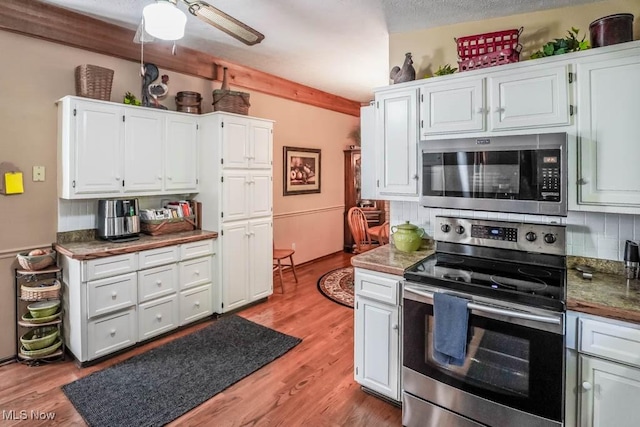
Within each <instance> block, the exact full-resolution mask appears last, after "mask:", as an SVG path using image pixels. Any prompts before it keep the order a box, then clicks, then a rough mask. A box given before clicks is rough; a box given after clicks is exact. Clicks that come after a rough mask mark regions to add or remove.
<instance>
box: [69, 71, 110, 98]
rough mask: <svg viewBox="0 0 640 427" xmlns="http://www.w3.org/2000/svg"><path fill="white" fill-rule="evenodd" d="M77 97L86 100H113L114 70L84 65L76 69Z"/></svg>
mask: <svg viewBox="0 0 640 427" xmlns="http://www.w3.org/2000/svg"><path fill="white" fill-rule="evenodd" d="M75 77H76V95H77V96H82V97H85V98H93V99H100V100H102V101H109V100H111V85H112V84H113V70H110V69H108V68H104V67H99V66H97V65H90V64H84V65H79V66H77V67H76V72H75Z"/></svg>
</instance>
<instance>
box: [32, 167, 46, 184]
mask: <svg viewBox="0 0 640 427" xmlns="http://www.w3.org/2000/svg"><path fill="white" fill-rule="evenodd" d="M33 180H34V181H44V166H34V167H33Z"/></svg>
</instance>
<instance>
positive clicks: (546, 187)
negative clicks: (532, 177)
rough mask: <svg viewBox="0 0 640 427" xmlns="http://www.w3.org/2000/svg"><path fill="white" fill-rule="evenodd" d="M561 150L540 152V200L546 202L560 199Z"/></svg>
mask: <svg viewBox="0 0 640 427" xmlns="http://www.w3.org/2000/svg"><path fill="white" fill-rule="evenodd" d="M560 179H562V177H561V174H560V150H541V151H539V152H538V188H539V196H540V197H539V198H538V199H539V200H542V201H545V202H558V201H560V188H561V185H560Z"/></svg>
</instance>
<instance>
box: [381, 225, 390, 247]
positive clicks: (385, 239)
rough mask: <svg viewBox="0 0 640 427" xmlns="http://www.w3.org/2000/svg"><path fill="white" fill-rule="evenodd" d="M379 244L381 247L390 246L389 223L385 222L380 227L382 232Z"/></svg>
mask: <svg viewBox="0 0 640 427" xmlns="http://www.w3.org/2000/svg"><path fill="white" fill-rule="evenodd" d="M378 242H380V244H381V245H388V244H389V221H385V222H383V223H382V225H381V226H380V232H379V233H378Z"/></svg>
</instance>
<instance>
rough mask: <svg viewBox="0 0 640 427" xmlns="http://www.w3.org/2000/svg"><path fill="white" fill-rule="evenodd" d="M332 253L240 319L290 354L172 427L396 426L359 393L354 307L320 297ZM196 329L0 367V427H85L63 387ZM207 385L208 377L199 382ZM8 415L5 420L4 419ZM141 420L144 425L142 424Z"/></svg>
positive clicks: (386, 411) (334, 260) (394, 418)
mask: <svg viewBox="0 0 640 427" xmlns="http://www.w3.org/2000/svg"><path fill="white" fill-rule="evenodd" d="M349 258H350V255H348V254H343V253H339V254H335V255H332V256H330V257H326V258H323V259H321V260H318V261H315V262H313V263H309V264H306V265H304V266H302V267H300V268H299V269H298V279H299V283H298V284H297V286H296V285H295V282H294V280H293V276H292V275H291V273H290V272H287V273H285V286H284V288H285V293H284V294H280V291H281V289H280V286H279V280H278V278H277V276H276V278H274V295H273V296H271V297H270V298H269V301H268V302H266V303H263V304H259V305H256V306H253V307H250V308H248V309H246V310H243V311H241V312H239V313H238V314H239V315H240V316H242V317H245V318H247V319H249V320H252V321H254V322H256V323H259V324H262V325H264V326H268V327H270V328H273V329H276V330H278V331H281V332H283V333H286V334H290V335H293V336H296V337H299V338H302V340H303V341H302V343H300V344H299V345H298V346H297V347H295V348H294V349H293V350H291V351H289V352H288V353H287V354H285V355H284V356H282V357H281V358H279V359H277V360H275V361H274V362H272V363H270V364H268V365H267V366H265V367H263V368H262V369H260V370H258V371H257V372H255V373H253V374H252V375H250V376H248V377H246V378H244V379H243V380H241V381H239V382H238V383H236V384H234V385H233V386H231V387H229V388H228V389H226V390H225V391H223V392H222V393H220V394H218V395H216V396H214V397H213V398H212V399H210V400H208V401H207V402H205V403H204V404H202V405H200V406H198V407H197V408H195V409H193V410H192V411H190V412H188V413H187V414H185V415H183V416H182V417H180V418H178V419H177V420H176V421H174V422H173V423H171V424H170V425H171V426H203V425H207V426H208V425H215V426H240V425H252V426H253V425H281V426H300V425H309V426H345V425H347V426H376V427H378V426H400V425H401V410H400V409H399V408H397V407H395V406H393V405H390V404H389V403H386V402H384V401H382V400H380V399H377V398H375V397H373V396H371V395H369V394H366V393H364V392H363V391H362V390H360V387H359V385H358V384H357V383H356V382H355V381H354V380H353V315H354V313H353V310H352V309H350V308H347V307H343V306H341V305H339V304H336V303H334V302H331V301H330V300H328V299H327V298H325V297H324V296H322V295H321V294H320V293H319V292H318V290H317V288H316V284H317V281H318V278H319V277H320V276H321V275H322V274H324V273H325V272H327V271H329V270H331V269H333V268H338V267H342V266H346V265H349V264H350V263H349ZM210 323H211V322H206V323H201V324H198V325H195V326H193V327H191V328H189V329H186V330H184V331H180V332H179V333H175V334H173V335H171V336H169V337H165V338H162V339H160V340H158V341H154V342H152V343H149V344H147V345H144V346H142V347H138V348H136V349H134V350H131V351H129V352H127V353H124V354H122V355H119V356H117V357H114V358H112V359H109V360H107V361H105V362H102V363H99V364H97V365H95V366H91V367H88V368H82V369H81V368H78V367H77V365H76V364H75V363H74V362H72V361H65V362H61V363H55V364H50V365H44V366H39V367H28V366H25V365H22V364H18V363H11V364H8V365H5V366H1V367H0V426H10V425H20V426H32V425H33V426H37V425H42V426H45V425H46V426H50V425H64V426H69V425H85V423H84V421H83V420H82V418H81V417H80V415H79V414H78V413H77V412H76V410H75V409H74V407H73V405H72V404H71V402H69V400H68V399H67V398H66V396H65V395H64V393H63V392H62V390H61V389H60V387H61V386H62V385H64V384H67V383H70V382H72V381H74V380H76V379H78V378H82V377H84V376H86V375H88V374H90V373H92V372H95V371H98V370H101V369H104V368H106V367H109V366H111V365H113V364H115V363H117V362H119V361H122V360H124V359H128V358H129V357H131V356H134V355H136V354H139V353H142V352H144V351H147V350H149V349H151V348H153V347H156V346H158V345H161V344H163V343H165V342H167V341H170V340H172V339H175V338H177V337H179V336H182V335H185V334H188V333H190V332H193V331H195V330H197V329H200V328H203V327H205V326H206V325H208V324H210ZM203 381H206V378H203ZM23 410H24V411H27V414H31V411H32V410H34V411H38V412H49V411H52V412H55V420H54V422H51V421H36V420H32V419H30V420H27V421H17V420H16V421H7V420H6V419H3V418H2V417H3V411H4V413H5V414H6V413H7V412H9V411H16V413H20V411H23ZM5 418H6V417H5ZM141 421H143V420H141Z"/></svg>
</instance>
